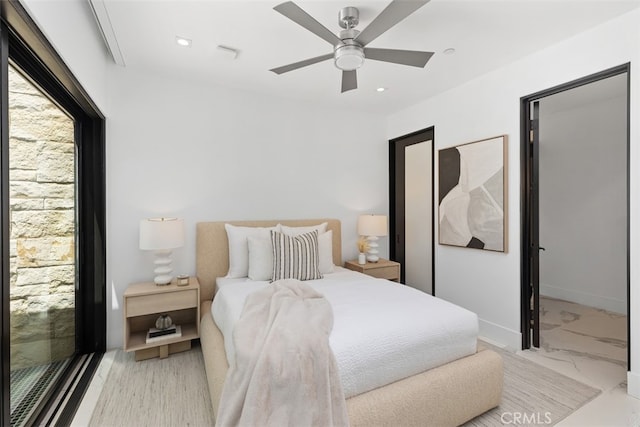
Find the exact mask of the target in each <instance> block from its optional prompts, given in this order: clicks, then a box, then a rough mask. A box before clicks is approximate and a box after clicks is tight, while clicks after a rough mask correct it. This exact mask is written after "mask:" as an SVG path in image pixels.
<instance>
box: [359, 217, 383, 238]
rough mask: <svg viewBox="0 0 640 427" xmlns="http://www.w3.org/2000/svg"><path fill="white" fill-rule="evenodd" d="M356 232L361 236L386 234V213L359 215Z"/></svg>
mask: <svg viewBox="0 0 640 427" xmlns="http://www.w3.org/2000/svg"><path fill="white" fill-rule="evenodd" d="M358 234H359V235H361V236H386V235H387V216H386V215H360V217H359V218H358Z"/></svg>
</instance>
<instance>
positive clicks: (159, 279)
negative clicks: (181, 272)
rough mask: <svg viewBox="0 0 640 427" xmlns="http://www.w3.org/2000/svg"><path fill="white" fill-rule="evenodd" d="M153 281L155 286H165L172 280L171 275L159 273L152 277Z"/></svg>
mask: <svg viewBox="0 0 640 427" xmlns="http://www.w3.org/2000/svg"><path fill="white" fill-rule="evenodd" d="M153 281H154V283H155V284H156V286H167V285H170V284H171V282H172V281H173V277H171V276H165V275H161V276H156V277H154V278H153Z"/></svg>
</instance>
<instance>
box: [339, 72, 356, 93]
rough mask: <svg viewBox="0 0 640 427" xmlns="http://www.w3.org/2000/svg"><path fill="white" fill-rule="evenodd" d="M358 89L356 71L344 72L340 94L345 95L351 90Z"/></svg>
mask: <svg viewBox="0 0 640 427" xmlns="http://www.w3.org/2000/svg"><path fill="white" fill-rule="evenodd" d="M357 88H358V76H357V75H356V70H351V71H343V72H342V91H341V92H340V93H345V92H347V91H349V90H353V89H357Z"/></svg>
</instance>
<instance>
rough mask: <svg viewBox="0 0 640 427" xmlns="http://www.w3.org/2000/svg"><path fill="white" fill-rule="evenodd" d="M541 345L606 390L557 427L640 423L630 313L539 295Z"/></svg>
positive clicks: (91, 398) (543, 358) (84, 413)
mask: <svg viewBox="0 0 640 427" xmlns="http://www.w3.org/2000/svg"><path fill="white" fill-rule="evenodd" d="M540 323H541V329H542V331H541V346H540V348H539V349H532V350H524V351H522V350H518V351H517V352H516V353H517V354H518V355H520V356H522V357H525V358H527V359H529V360H531V361H533V362H535V363H538V364H541V365H543V366H546V367H548V368H550V369H553V370H556V371H558V372H560V373H562V374H564V375H566V376H568V377H571V378H574V379H576V380H578V381H580V382H583V383H585V384H589V385H591V386H593V387H596V388H599V389H601V390H602V393H601V394H600V395H598V396H597V397H596V398H594V399H593V400H592V401H591V402H589V403H587V404H586V405H584V406H583V407H582V408H580V409H578V410H577V411H575V412H574V413H573V414H571V415H569V416H568V417H567V418H565V419H564V420H562V421H561V422H560V423H558V424H556V425H557V426H559V427H587V426H598V427H618V426H626V427H640V400H639V399H635V398H633V397H630V396H628V395H627V390H626V378H627V318H626V316H623V315H620V314H615V313H610V312H606V311H604V310H599V309H594V308H590V307H585V306H581V305H579V304H575V303H571V302H567V301H561V300H555V299H550V298H541V310H540ZM114 355H115V350H113V351H110V352H107V353H106V354H105V355H104V357H103V360H102V362H101V364H100V366H99V368H98V371H97V372H96V374H95V376H94V379H93V381H92V383H91V385H90V387H89V390H87V392H86V394H85V396H84V399H83V402H82V404H81V406H80V408H79V409H78V412H77V413H76V416H75V418H74V420H73V422H72V424H71V425H72V426H86V425H88V424H89V420H90V419H91V414H92V412H93V408H94V407H95V405H96V402H97V400H98V397H99V395H100V392H101V390H102V386H103V384H104V381H105V379H106V377H107V374H108V372H109V368H110V367H111V364H112V362H113V358H114Z"/></svg>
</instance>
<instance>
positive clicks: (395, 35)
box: [93, 0, 640, 114]
mask: <svg viewBox="0 0 640 427" xmlns="http://www.w3.org/2000/svg"><path fill="white" fill-rule="evenodd" d="M93 1H94V2H95V1H100V2H103V3H104V8H105V10H106V11H107V14H108V18H109V20H110V26H111V28H112V30H113V33H114V35H115V38H116V40H117V44H118V47H119V49H120V52H121V53H122V57H123V59H124V62H125V66H126V67H127V68H131V69H137V70H141V71H143V72H149V73H154V74H158V75H164V76H167V77H175V78H180V79H186V80H190V81H193V82H201V83H202V84H214V85H222V86H226V87H231V88H239V89H244V90H248V91H254V92H260V93H263V94H269V95H276V96H281V97H286V98H291V99H296V100H307V101H309V102H313V103H316V104H322V105H328V106H332V107H334V108H338V107H339V108H345V109H349V110H362V111H369V112H378V113H383V114H389V113H393V112H396V111H398V110H400V109H403V108H406V107H408V106H410V105H413V104H415V103H417V102H419V101H420V100H422V99H425V98H427V97H430V96H433V95H434V94H436V93H439V92H442V91H444V90H446V89H449V88H452V87H455V86H457V85H459V84H461V83H463V82H465V81H468V80H470V79H472V78H473V77H475V76H478V75H481V74H484V73H487V72H489V71H491V70H493V69H496V68H498V67H500V66H503V65H505V64H507V63H509V62H512V61H514V60H516V59H518V58H521V57H524V56H527V55H529V54H531V53H532V52H535V51H538V50H540V49H543V48H544V47H546V46H549V45H551V44H554V43H557V42H559V41H561V40H563V39H565V38H568V37H571V36H572V35H574V34H577V33H579V32H582V31H585V30H587V29H589V28H591V27H594V26H596V25H598V24H600V23H602V22H605V21H607V20H610V19H612V18H614V17H616V16H619V15H621V14H624V13H626V12H628V11H630V10H631V9H634V8H637V7H639V6H640V0H622V1H618V0H493V1H491V0H431V2H429V3H427V4H426V5H425V6H423V7H422V8H421V9H419V10H418V11H417V12H415V13H414V14H412V15H410V16H409V17H408V18H407V19H405V20H404V21H402V22H400V23H399V24H398V25H396V26H395V27H393V28H391V29H390V30H389V31H387V32H386V33H385V34H383V35H382V36H380V37H379V38H378V39H376V40H374V41H373V42H372V43H371V44H370V45H369V47H378V48H380V47H381V48H394V49H409V50H425V51H432V52H435V55H434V56H433V57H432V58H431V60H430V61H429V63H427V66H426V67H425V68H424V69H422V68H414V67H407V66H402V65H396V64H389V63H384V62H379V61H371V60H370V61H365V64H364V65H363V66H362V68H360V69H359V70H358V89H356V90H353V91H349V92H346V93H343V94H341V93H340V81H341V72H340V71H339V70H338V69H337V68H335V66H334V65H333V61H332V60H328V61H325V62H322V63H318V64H315V65H311V66H308V67H305V68H302V69H299V70H295V71H291V72H289V73H285V74H282V75H279V76H278V75H276V74H274V73H272V72H270V71H268V70H269V69H271V68H274V67H277V66H281V65H286V64H289V63H292V62H297V61H300V60H303V59H307V58H311V57H314V56H319V55H323V54H326V53H331V52H332V50H333V48H332V46H331V45H329V44H328V43H327V42H326V41H324V40H322V39H320V38H319V37H317V36H316V35H314V34H312V33H310V32H309V31H307V30H305V29H304V28H302V27H300V26H299V25H298V24H296V23H294V22H293V21H290V20H289V19H288V18H285V17H284V16H282V15H281V14H279V13H277V12H276V11H274V10H273V9H272V8H273V7H274V6H276V5H277V4H279V3H281V1H279V0H273V1H266V0H254V1H247V0H233V1H219V0H208V1H192V0H173V1H167V0H161V1H150V0H93ZM296 3H297V4H298V5H299V6H300V7H302V8H303V9H304V10H305V11H306V12H307V13H309V14H310V15H311V16H313V17H314V18H315V19H316V20H318V21H319V22H320V23H322V24H323V25H325V26H326V27H327V28H329V29H330V30H331V31H333V32H335V33H338V31H339V30H340V28H339V27H338V22H337V15H338V11H339V10H340V8H342V7H345V6H355V7H357V8H358V9H360V25H359V26H358V27H357V28H358V29H360V30H362V29H363V28H365V27H366V25H367V24H368V23H369V22H371V21H372V19H373V18H374V17H376V16H377V15H378V14H379V13H380V12H381V11H382V10H383V9H384V8H385V6H386V5H387V3H388V2H387V1H383V2H380V1H362V0H355V1H351V0H342V1H318V0H316V1H310V0H297V1H296ZM101 24H102V25H103V26H105V25H106V23H105V22H104V19H102V22H101ZM176 36H183V37H186V38H189V39H192V40H193V45H192V46H191V47H190V48H183V47H180V46H178V45H177V44H176V43H175V37H176ZM621 42H624V41H621ZM217 45H225V46H229V47H233V48H235V49H237V50H238V51H239V55H238V57H237V59H235V60H231V59H228V58H227V57H226V56H225V55H223V54H221V53H220V52H219V51H218V50H217V49H216V46H217ZM447 48H455V50H456V53H455V54H453V55H444V54H443V53H442V52H443V51H444V50H445V49H447ZM381 86H382V87H386V88H388V90H387V91H385V92H382V93H378V92H376V90H375V89H376V88H378V87H381Z"/></svg>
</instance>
